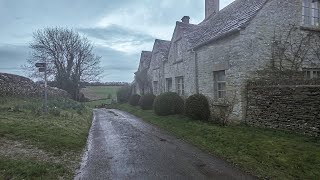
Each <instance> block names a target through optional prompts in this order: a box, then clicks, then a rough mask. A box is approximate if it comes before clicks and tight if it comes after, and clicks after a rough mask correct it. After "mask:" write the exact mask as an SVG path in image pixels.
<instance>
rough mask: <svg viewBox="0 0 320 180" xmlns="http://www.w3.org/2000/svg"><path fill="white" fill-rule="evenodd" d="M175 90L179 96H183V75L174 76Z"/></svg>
mask: <svg viewBox="0 0 320 180" xmlns="http://www.w3.org/2000/svg"><path fill="white" fill-rule="evenodd" d="M176 92H177V93H178V95H179V96H184V78H183V76H179V77H176Z"/></svg>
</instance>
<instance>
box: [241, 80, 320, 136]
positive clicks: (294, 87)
mask: <svg viewBox="0 0 320 180" xmlns="http://www.w3.org/2000/svg"><path fill="white" fill-rule="evenodd" d="M247 90H248V91H247V93H248V95H247V100H248V102H247V123H248V124H250V125H253V126H258V127H265V128H274V129H285V130H291V131H294V132H298V133H302V134H308V135H312V136H320V82H316V81H309V82H302V81H298V80H297V81H291V83H289V81H282V82H278V81H277V82H276V81H273V82H270V81H267V82H266V81H265V82H263V81H261V82H251V83H249V84H248V87H247Z"/></svg>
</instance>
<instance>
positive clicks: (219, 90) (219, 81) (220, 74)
mask: <svg viewBox="0 0 320 180" xmlns="http://www.w3.org/2000/svg"><path fill="white" fill-rule="evenodd" d="M213 76H214V96H215V97H216V98H219V99H220V98H225V97H226V71H225V70H223V71H214V72H213Z"/></svg>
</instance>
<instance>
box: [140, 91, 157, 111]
mask: <svg viewBox="0 0 320 180" xmlns="http://www.w3.org/2000/svg"><path fill="white" fill-rule="evenodd" d="M155 98H156V96H155V95H153V94H145V95H143V96H141V98H140V101H139V105H140V107H141V109H143V110H150V109H152V108H153V102H154V99H155Z"/></svg>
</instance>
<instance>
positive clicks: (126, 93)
mask: <svg viewBox="0 0 320 180" xmlns="http://www.w3.org/2000/svg"><path fill="white" fill-rule="evenodd" d="M130 95H131V88H130V86H123V87H121V88H120V89H119V90H118V91H117V100H118V102H119V103H126V102H128V101H129V98H130Z"/></svg>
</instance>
